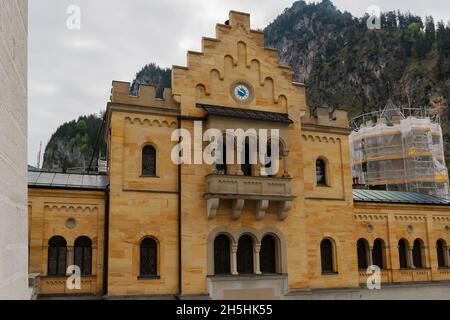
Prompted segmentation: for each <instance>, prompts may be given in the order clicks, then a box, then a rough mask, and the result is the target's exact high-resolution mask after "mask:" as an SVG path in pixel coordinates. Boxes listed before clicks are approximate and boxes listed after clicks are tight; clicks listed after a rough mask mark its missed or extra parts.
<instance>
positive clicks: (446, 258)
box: [444, 246, 450, 268]
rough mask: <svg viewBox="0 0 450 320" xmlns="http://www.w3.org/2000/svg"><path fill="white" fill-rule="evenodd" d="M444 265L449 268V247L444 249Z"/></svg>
mask: <svg viewBox="0 0 450 320" xmlns="http://www.w3.org/2000/svg"><path fill="white" fill-rule="evenodd" d="M444 250H445V251H444V264H445V266H446V267H447V268H450V252H449V250H450V247H447V246H445V247H444Z"/></svg>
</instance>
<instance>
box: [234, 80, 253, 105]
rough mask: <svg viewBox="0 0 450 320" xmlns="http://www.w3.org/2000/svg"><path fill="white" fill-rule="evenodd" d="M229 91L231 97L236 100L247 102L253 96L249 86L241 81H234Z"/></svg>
mask: <svg viewBox="0 0 450 320" xmlns="http://www.w3.org/2000/svg"><path fill="white" fill-rule="evenodd" d="M231 91H232V95H233V98H234V99H235V100H236V101H238V102H243V103H246V102H249V101H250V100H251V98H252V96H253V94H252V89H251V87H250V86H249V85H247V84H245V83H242V82H238V83H235V84H234V85H233V86H232V90H231Z"/></svg>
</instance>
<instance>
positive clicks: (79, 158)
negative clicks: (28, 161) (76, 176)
mask: <svg viewBox="0 0 450 320" xmlns="http://www.w3.org/2000/svg"><path fill="white" fill-rule="evenodd" d="M102 122H103V115H96V114H93V115H89V116H82V117H79V118H78V120H73V121H70V122H66V123H64V124H63V125H61V126H60V127H59V128H58V129H57V130H56V132H55V133H54V134H53V135H52V137H51V138H50V141H49V143H48V144H47V146H46V148H45V153H44V162H43V166H42V168H43V169H45V170H62V171H63V172H66V171H67V170H68V169H69V170H70V169H72V170H73V169H78V170H85V169H88V167H89V164H90V161H91V158H92V154H93V153H94V150H95V146H96V142H97V136H98V132H99V130H100V128H101V126H102ZM100 153H101V154H102V155H103V157H104V156H105V155H106V144H105V142H104V139H103V136H100V139H99V148H98V151H97V152H96V154H95V157H94V162H93V164H92V165H93V167H96V166H97V160H98V155H99V154H100Z"/></svg>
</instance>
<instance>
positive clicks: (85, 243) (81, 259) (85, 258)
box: [74, 237, 92, 276]
mask: <svg viewBox="0 0 450 320" xmlns="http://www.w3.org/2000/svg"><path fill="white" fill-rule="evenodd" d="M74 264H75V265H76V266H78V267H80V269H81V275H83V276H89V275H91V273H92V241H91V239H89V238H88V237H79V238H78V239H77V240H75V248H74Z"/></svg>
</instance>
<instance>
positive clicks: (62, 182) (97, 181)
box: [28, 171, 109, 190]
mask: <svg viewBox="0 0 450 320" xmlns="http://www.w3.org/2000/svg"><path fill="white" fill-rule="evenodd" d="M108 183H109V182H108V177H107V176H102V175H89V174H69V173H54V172H32V171H29V172H28V186H29V187H36V188H39V187H40V188H55V189H77V190H80V189H81V190H105V189H106V186H107V185H108Z"/></svg>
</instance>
